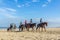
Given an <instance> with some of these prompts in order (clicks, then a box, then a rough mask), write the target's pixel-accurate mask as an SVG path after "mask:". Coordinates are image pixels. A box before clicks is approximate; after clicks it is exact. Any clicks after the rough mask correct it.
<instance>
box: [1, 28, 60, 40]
mask: <svg viewBox="0 0 60 40" xmlns="http://www.w3.org/2000/svg"><path fill="white" fill-rule="evenodd" d="M46 30H47V31H46V32H39V31H37V32H36V31H34V32H31V31H29V32H28V31H23V32H18V31H15V32H7V31H6V29H5V30H3V29H2V30H0V40H60V28H47V29H46Z"/></svg>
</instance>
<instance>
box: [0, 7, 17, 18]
mask: <svg viewBox="0 0 60 40" xmlns="http://www.w3.org/2000/svg"><path fill="white" fill-rule="evenodd" d="M8 10H10V11H8ZM13 13H14V14H16V13H15V11H14V10H11V9H6V8H0V15H2V16H4V17H6V18H16V17H17V16H15V15H13Z"/></svg>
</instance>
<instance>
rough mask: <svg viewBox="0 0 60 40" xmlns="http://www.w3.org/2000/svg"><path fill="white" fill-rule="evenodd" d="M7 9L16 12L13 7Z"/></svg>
mask: <svg viewBox="0 0 60 40" xmlns="http://www.w3.org/2000/svg"><path fill="white" fill-rule="evenodd" d="M6 9H7V10H9V11H12V12H16V10H15V9H12V8H6Z"/></svg>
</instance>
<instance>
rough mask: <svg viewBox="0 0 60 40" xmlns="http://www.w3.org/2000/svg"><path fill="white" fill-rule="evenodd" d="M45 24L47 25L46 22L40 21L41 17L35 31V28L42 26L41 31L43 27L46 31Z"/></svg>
mask: <svg viewBox="0 0 60 40" xmlns="http://www.w3.org/2000/svg"><path fill="white" fill-rule="evenodd" d="M45 26H47V22H42V18H41V19H40V23H39V24H37V28H36V31H37V29H38V28H39V29H40V28H42V29H41V30H42V31H43V28H44V29H45V31H46V28H45Z"/></svg>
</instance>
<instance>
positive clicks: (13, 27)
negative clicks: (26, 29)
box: [7, 24, 16, 31]
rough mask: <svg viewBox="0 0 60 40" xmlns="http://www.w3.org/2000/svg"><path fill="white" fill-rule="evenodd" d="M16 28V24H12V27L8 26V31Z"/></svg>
mask: <svg viewBox="0 0 60 40" xmlns="http://www.w3.org/2000/svg"><path fill="white" fill-rule="evenodd" d="M15 29H16V24H14V25H13V24H10V27H9V28H7V31H12V30H13V31H14V30H15Z"/></svg>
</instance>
